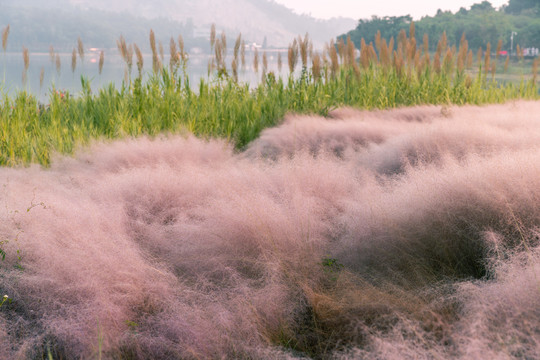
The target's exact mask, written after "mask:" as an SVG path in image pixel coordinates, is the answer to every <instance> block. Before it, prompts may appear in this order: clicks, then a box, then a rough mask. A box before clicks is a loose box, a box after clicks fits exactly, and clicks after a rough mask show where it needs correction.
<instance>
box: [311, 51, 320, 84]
mask: <svg viewBox="0 0 540 360" xmlns="http://www.w3.org/2000/svg"><path fill="white" fill-rule="evenodd" d="M311 62H312V66H311V73H312V74H313V79H314V80H315V81H319V79H320V78H321V57H320V55H319V54H318V53H317V52H316V53H315V54H314V55H313V56H312V57H311Z"/></svg>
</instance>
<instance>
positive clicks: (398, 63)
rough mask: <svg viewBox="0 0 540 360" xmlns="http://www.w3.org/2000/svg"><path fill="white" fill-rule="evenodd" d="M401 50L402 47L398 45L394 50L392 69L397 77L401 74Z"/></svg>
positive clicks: (402, 61) (402, 62)
mask: <svg viewBox="0 0 540 360" xmlns="http://www.w3.org/2000/svg"><path fill="white" fill-rule="evenodd" d="M403 64H404V60H403V51H402V47H401V46H398V50H397V51H394V69H395V71H396V74H397V76H398V77H401V75H402V74H403Z"/></svg>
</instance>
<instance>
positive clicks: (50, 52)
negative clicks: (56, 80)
mask: <svg viewBox="0 0 540 360" xmlns="http://www.w3.org/2000/svg"><path fill="white" fill-rule="evenodd" d="M49 59H50V60H51V64H52V65H54V60H55V54H54V47H53V46H52V45H51V46H49Z"/></svg>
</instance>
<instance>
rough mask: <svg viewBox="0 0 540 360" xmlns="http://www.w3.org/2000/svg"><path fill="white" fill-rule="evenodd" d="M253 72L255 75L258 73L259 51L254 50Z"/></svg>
mask: <svg viewBox="0 0 540 360" xmlns="http://www.w3.org/2000/svg"><path fill="white" fill-rule="evenodd" d="M253 70H255V72H256V73H258V72H259V50H258V49H257V48H255V54H254V55H253Z"/></svg>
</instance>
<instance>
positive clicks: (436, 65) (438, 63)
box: [433, 52, 441, 74]
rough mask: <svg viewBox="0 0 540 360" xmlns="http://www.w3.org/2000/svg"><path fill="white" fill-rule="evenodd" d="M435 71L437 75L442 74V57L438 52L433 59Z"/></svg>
mask: <svg viewBox="0 0 540 360" xmlns="http://www.w3.org/2000/svg"><path fill="white" fill-rule="evenodd" d="M433 69H434V70H435V72H436V73H437V74H439V73H440V72H441V55H440V53H439V52H436V53H435V57H434V58H433Z"/></svg>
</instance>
